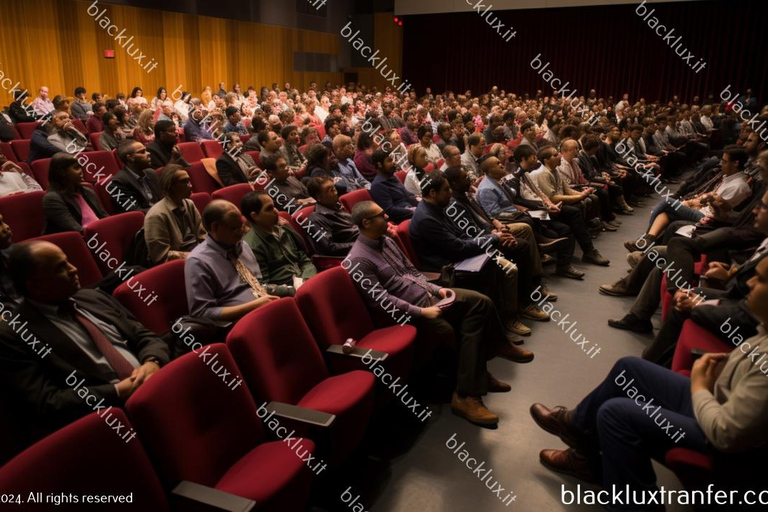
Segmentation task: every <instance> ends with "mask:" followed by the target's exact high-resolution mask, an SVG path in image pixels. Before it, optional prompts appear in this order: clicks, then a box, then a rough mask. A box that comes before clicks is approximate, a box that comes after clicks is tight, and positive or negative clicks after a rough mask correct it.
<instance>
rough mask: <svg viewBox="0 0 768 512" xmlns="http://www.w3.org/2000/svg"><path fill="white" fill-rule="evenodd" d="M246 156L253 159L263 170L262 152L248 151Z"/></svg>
mask: <svg viewBox="0 0 768 512" xmlns="http://www.w3.org/2000/svg"><path fill="white" fill-rule="evenodd" d="M245 154H246V155H248V156H250V157H251V158H253V161H254V162H256V165H257V166H259V169H261V151H246V152H245Z"/></svg>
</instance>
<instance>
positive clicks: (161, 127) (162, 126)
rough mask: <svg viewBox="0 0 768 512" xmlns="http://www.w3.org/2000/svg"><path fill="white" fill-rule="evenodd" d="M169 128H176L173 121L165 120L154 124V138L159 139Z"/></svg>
mask: <svg viewBox="0 0 768 512" xmlns="http://www.w3.org/2000/svg"><path fill="white" fill-rule="evenodd" d="M171 126H173V127H174V128H176V123H174V122H173V121H169V120H167V119H161V120H160V121H158V122H156V123H155V138H156V139H159V138H160V134H161V133H163V132H164V131H166V130H167V129H168V128H170V127H171Z"/></svg>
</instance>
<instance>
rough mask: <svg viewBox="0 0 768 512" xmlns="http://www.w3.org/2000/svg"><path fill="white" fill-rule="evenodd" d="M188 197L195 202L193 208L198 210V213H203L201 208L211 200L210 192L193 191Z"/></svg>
mask: <svg viewBox="0 0 768 512" xmlns="http://www.w3.org/2000/svg"><path fill="white" fill-rule="evenodd" d="M189 198H190V199H191V200H192V202H193V203H195V208H197V211H198V212H200V215H202V214H203V210H205V207H206V206H208V203H210V202H211V194H209V193H208V192H195V193H194V194H192V195H191V196H190V197H189Z"/></svg>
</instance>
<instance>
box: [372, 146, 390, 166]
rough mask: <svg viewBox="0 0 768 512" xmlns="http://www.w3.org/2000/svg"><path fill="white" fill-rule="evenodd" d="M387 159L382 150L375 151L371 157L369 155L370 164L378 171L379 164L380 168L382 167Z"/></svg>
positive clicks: (385, 153)
mask: <svg viewBox="0 0 768 512" xmlns="http://www.w3.org/2000/svg"><path fill="white" fill-rule="evenodd" d="M388 157H389V153H387V152H386V151H384V150H383V149H377V150H376V151H374V152H373V155H371V163H372V164H373V165H374V166H375V167H376V169H378V168H379V164H381V166H382V167H383V166H384V162H386V161H387V158H388Z"/></svg>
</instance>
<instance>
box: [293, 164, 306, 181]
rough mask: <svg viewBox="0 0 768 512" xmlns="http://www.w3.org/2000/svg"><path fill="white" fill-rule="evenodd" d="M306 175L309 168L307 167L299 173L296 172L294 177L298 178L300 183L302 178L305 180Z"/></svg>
mask: <svg viewBox="0 0 768 512" xmlns="http://www.w3.org/2000/svg"><path fill="white" fill-rule="evenodd" d="M306 175H307V166H306V165H305V166H304V167H302V168H301V169H299V170H298V171H295V172H294V173H293V177H294V178H296V179H297V180H299V181H301V180H302V178H304V176H306Z"/></svg>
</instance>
